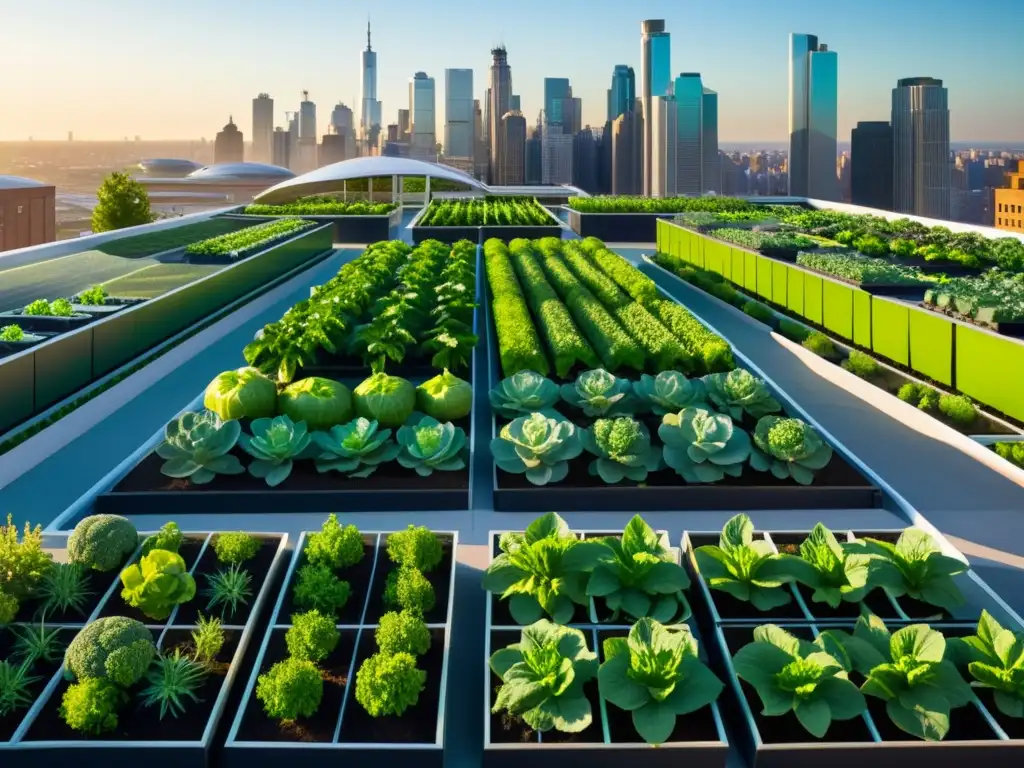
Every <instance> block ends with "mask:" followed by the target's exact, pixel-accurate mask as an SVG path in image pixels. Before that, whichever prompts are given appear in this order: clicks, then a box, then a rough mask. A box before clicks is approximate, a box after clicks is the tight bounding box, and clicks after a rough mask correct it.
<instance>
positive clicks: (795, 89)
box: [789, 33, 839, 200]
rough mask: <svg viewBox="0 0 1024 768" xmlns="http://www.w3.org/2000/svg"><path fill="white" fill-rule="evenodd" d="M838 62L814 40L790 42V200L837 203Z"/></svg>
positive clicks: (797, 38) (803, 37)
mask: <svg viewBox="0 0 1024 768" xmlns="http://www.w3.org/2000/svg"><path fill="white" fill-rule="evenodd" d="M838 116H839V57H838V56H837V54H836V52H835V51H830V50H828V46H826V45H822V44H819V43H818V38H817V37H816V36H815V35H803V34H796V33H794V34H791V35H790V36H789V194H790V195H791V196H793V197H810V198H814V199H819V200H836V199H837V198H838V195H837V179H836V154H837V153H836V136H837V134H838V121H839V117H838Z"/></svg>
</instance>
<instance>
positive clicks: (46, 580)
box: [0, 563, 93, 624]
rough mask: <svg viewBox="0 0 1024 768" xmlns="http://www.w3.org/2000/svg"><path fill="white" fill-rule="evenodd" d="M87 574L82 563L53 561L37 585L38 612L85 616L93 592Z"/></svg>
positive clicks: (43, 614) (45, 614) (40, 614)
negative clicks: (70, 613) (72, 612)
mask: <svg viewBox="0 0 1024 768" xmlns="http://www.w3.org/2000/svg"><path fill="white" fill-rule="evenodd" d="M85 576H86V574H85V567H84V566H83V565H81V564H80V563H52V564H51V566H50V568H49V569H48V570H47V571H46V574H45V575H44V576H43V578H42V580H41V581H40V582H39V584H38V586H37V587H36V595H35V596H36V598H37V599H39V600H40V604H39V608H38V610H37V611H36V614H37V615H38V616H42V617H45V616H48V615H52V614H54V613H64V612H66V611H74V612H75V613H77V614H78V615H80V616H84V615H85V609H86V606H87V604H88V602H87V601H88V599H89V598H90V597H91V596H92V594H93V592H92V591H91V590H90V589H89V582H88V581H86V578H85ZM2 623H4V622H2V621H0V624H2Z"/></svg>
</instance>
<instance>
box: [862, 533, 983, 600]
mask: <svg viewBox="0 0 1024 768" xmlns="http://www.w3.org/2000/svg"><path fill="white" fill-rule="evenodd" d="M861 542H862V544H861V546H862V547H863V551H865V552H866V553H867V554H869V555H872V557H873V561H872V564H871V578H872V580H874V581H876V582H877V583H878V584H879V585H880V586H882V587H884V588H885V590H886V591H887V592H888V593H889V594H890V595H892V596H893V597H903V596H904V595H906V596H907V597H911V598H913V599H915V600H920V601H922V602H924V603H928V604H929V605H934V606H938V607H939V608H943V609H945V610H947V611H951V610H953V609H954V608H956V607H957V606H960V605H963V602H964V597H963V594H962V593H961V592H960V588H959V587H958V586H957V585H956V582H955V581H954V580H953V577H954V576H958V575H959V574H961V573H965V572H966V571H967V570H968V568H969V566H968V565H967V563H965V562H963V561H962V560H959V559H957V558H955V557H949V556H948V555H944V554H942V550H941V549H940V548H939V545H938V544H936V543H935V540H934V539H933V538H932V537H931V535H930V534H928V533H927V532H925V531H922V530H921V529H920V528H907V529H906V530H905V531H903V533H901V534H900V537H899V539H898V540H897V542H896V543H895V544H891V543H889V542H887V541H881V540H879V539H872V538H870V537H865V538H864V539H861Z"/></svg>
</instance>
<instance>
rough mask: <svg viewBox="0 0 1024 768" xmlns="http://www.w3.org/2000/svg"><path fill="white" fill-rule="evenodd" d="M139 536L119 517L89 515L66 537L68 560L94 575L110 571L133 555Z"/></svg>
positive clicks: (132, 527) (129, 523) (128, 522)
mask: <svg viewBox="0 0 1024 768" xmlns="http://www.w3.org/2000/svg"><path fill="white" fill-rule="evenodd" d="M138 543H139V533H138V531H136V530H135V526H134V525H132V524H131V522H130V521H129V520H127V519H126V518H124V517H121V516H119V515H91V516H90V517H87V518H85V519H84V520H82V521H81V522H80V523H79V524H78V525H76V526H75V530H74V531H72V532H71V535H70V536H69V537H68V559H69V560H71V562H73V563H81V564H82V565H84V566H85V567H86V568H92V569H93V570H94V571H102V572H106V571H112V570H114V569H115V568H117V567H118V566H119V565H120V564H121V563H122V562H124V559H125V558H126V557H127V556H128V555H130V554H131V553H132V552H134V551H135V547H136V546H138Z"/></svg>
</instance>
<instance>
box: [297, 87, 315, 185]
mask: <svg viewBox="0 0 1024 768" xmlns="http://www.w3.org/2000/svg"><path fill="white" fill-rule="evenodd" d="M316 139H317V136H316V104H314V103H313V102H312V101H310V100H309V91H303V92H302V101H301V102H300V103H299V140H298V152H297V154H296V155H295V156H294V157H293V158H292V170H294V171H295V172H296V173H308V172H309V171H312V170H314V169H315V168H316V167H317V149H316Z"/></svg>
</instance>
